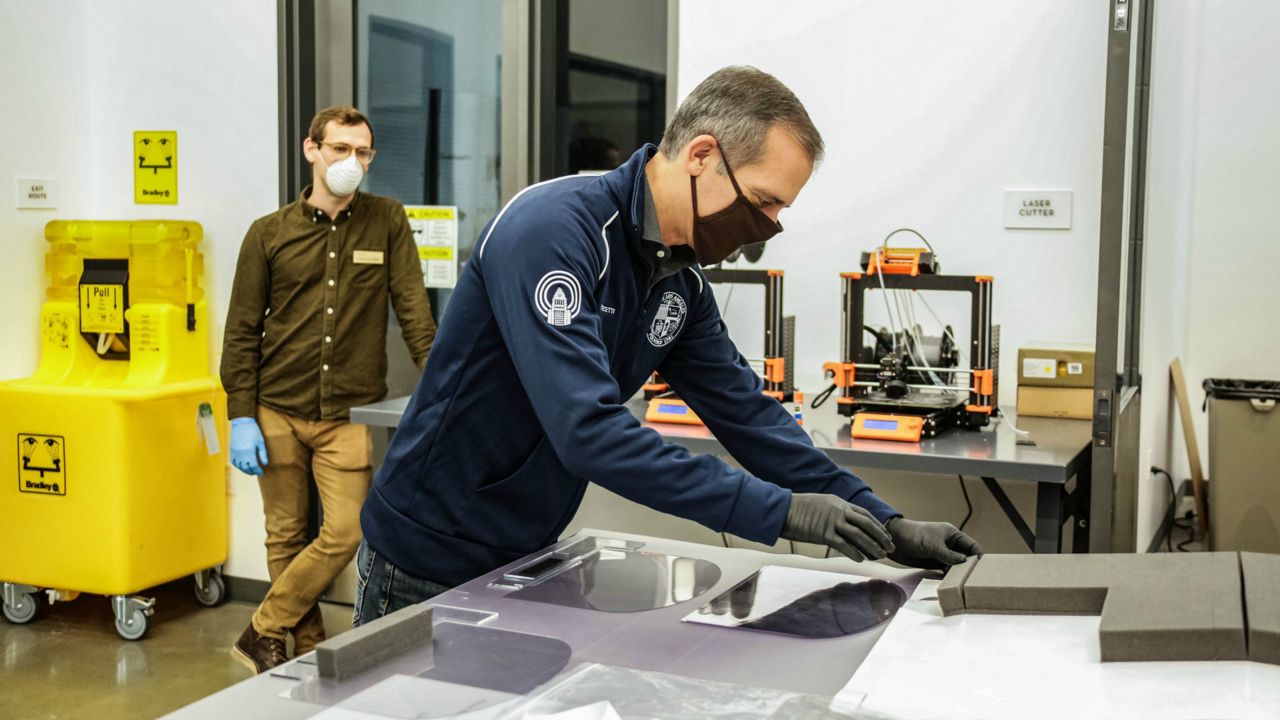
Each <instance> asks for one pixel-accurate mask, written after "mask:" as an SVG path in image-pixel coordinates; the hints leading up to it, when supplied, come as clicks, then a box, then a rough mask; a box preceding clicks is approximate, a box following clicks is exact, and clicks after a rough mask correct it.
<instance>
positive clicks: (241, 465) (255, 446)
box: [231, 417, 267, 475]
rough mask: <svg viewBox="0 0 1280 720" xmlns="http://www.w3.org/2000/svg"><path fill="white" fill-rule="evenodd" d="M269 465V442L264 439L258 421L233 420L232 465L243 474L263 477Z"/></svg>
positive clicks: (249, 419) (243, 418)
mask: <svg viewBox="0 0 1280 720" xmlns="http://www.w3.org/2000/svg"><path fill="white" fill-rule="evenodd" d="M259 459H261V460H262V465H266V464H267V441H266V439H265V438H263V437H262V429H261V428H259V427H258V421H257V420H254V419H253V418H250V417H239V418H233V419H232V420H231V464H232V465H235V466H236V469H237V470H239V471H240V472H242V473H247V474H249V475H261V474H262V465H259V464H258V460H259Z"/></svg>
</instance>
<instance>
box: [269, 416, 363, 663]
mask: <svg viewBox="0 0 1280 720" xmlns="http://www.w3.org/2000/svg"><path fill="white" fill-rule="evenodd" d="M258 425H259V426H260V427H261V428H262V435H263V437H264V438H265V439H266V441H267V457H268V463H267V464H266V465H265V466H263V468H262V470H263V475H262V477H261V478H260V479H259V480H258V484H259V487H260V488H261V490H262V509H263V512H264V514H265V515H266V528H267V571H268V573H269V574H270V576H271V589H270V590H269V591H268V592H267V596H266V597H265V598H263V600H262V604H261V605H259V606H258V610H257V612H255V613H254V614H253V627H254V629H255V630H257V631H258V633H259V634H261V635H265V636H267V637H273V638H279V639H284V637H285V634H286V633H287V632H290V631H292V632H293V636H294V653H295V654H301V653H304V652H307V651H309V650H311V649H312V648H314V647H315V645H316V643H319V642H321V641H322V640H324V639H325V632H324V621H323V619H322V618H321V616H320V608H319V607H318V606H317V605H316V600H317V599H318V598H319V597H320V594H321V593H323V592H324V590H325V588H327V587H329V585H330V583H332V582H333V579H334V578H335V577H337V576H338V573H340V572H342V569H343V568H345V567H346V566H347V564H348V563H350V562H351V558H352V556H353V555H355V552H356V548H358V547H359V546H360V507H361V505H363V504H364V499H365V495H367V494H368V492H369V482H370V480H371V478H372V476H373V466H372V458H373V441H372V438H371V436H370V434H369V428H368V427H367V426H365V425H355V424H352V423H350V422H348V421H346V420H319V421H311V420H302V419H300V418H296V417H292V416H290V415H285V414H284V413H280V412H276V411H275V410H272V409H270V408H266V407H259V408H258ZM310 477H314V478H315V482H316V489H317V490H318V491H319V494H320V504H321V507H322V508H323V510H324V521H323V523H322V524H321V525H320V535H319V537H317V538H316V539H315V540H313V541H311V542H310V543H308V542H307V539H306V531H307V510H308V496H307V495H308V493H307V480H308V479H309V478H310Z"/></svg>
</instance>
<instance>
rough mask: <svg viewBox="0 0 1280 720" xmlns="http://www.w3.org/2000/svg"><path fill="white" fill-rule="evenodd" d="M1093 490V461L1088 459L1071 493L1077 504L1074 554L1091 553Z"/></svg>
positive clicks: (1074, 515)
mask: <svg viewBox="0 0 1280 720" xmlns="http://www.w3.org/2000/svg"><path fill="white" fill-rule="evenodd" d="M1090 451H1092V447H1091V448H1090ZM1090 455H1092V452H1090ZM1092 490H1093V461H1092V459H1091V458H1090V457H1086V458H1085V460H1084V462H1083V463H1081V464H1080V469H1079V470H1078V471H1077V472H1076V489H1075V490H1074V491H1072V493H1071V494H1072V495H1073V496H1074V502H1075V512H1074V513H1073V514H1072V517H1071V537H1072V544H1071V551H1072V552H1078V553H1087V552H1089V507H1090V506H1089V502H1090V493H1091V491H1092Z"/></svg>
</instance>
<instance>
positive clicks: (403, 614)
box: [316, 604, 431, 680]
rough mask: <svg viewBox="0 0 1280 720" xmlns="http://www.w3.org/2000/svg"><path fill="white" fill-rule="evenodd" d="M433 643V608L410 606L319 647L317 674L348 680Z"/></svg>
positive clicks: (420, 605)
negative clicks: (397, 656)
mask: <svg viewBox="0 0 1280 720" xmlns="http://www.w3.org/2000/svg"><path fill="white" fill-rule="evenodd" d="M430 642H431V606H430V605H423V604H419V605H411V606H410V607H407V608H404V609H402V610H397V611H396V612H393V613H391V614H389V615H384V616H383V617H380V618H378V619H377V620H374V621H373V622H369V623H365V624H364V625H361V626H360V627H357V628H352V629H351V630H348V631H347V632H344V633H342V634H341V635H339V636H337V637H335V638H331V639H329V640H325V641H324V642H322V643H320V644H319V645H317V646H316V671H317V672H318V673H319V674H320V677H322V678H329V679H333V680H345V679H346V678H349V677H351V676H353V675H356V674H358V673H361V672H363V671H365V670H368V669H369V668H371V667H373V666H374V665H377V664H378V663H381V662H383V661H385V660H388V659H390V658H393V657H395V656H396V655H399V654H401V653H404V652H407V651H409V650H412V649H414V648H416V647H420V646H422V645H423V644H424V643H425V644H429V643H430Z"/></svg>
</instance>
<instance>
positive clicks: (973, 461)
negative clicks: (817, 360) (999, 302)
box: [351, 397, 1093, 553]
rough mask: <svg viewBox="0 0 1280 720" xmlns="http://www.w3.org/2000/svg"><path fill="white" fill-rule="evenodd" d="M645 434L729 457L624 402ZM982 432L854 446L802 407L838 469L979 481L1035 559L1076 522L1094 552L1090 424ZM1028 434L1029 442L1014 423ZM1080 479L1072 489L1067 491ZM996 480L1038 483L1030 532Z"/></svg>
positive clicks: (374, 411) (400, 408)
mask: <svg viewBox="0 0 1280 720" xmlns="http://www.w3.org/2000/svg"><path fill="white" fill-rule="evenodd" d="M408 402H409V398H407V397H401V398H393V399H390V400H384V401H382V402H379V403H374V404H372V405H365V406H362V407H357V408H352V410H351V420H352V422H357V423H364V424H366V425H370V426H374V427H385V428H391V429H392V430H394V429H395V427H396V426H397V425H399V424H400V417H401V415H403V414H404V409H405V406H406V405H407V404H408ZM627 407H628V409H630V410H631V412H632V414H634V415H635V416H636V417H637V418H640V419H641V423H642V424H643V425H645V427H649V428H652V429H653V430H655V431H657V432H658V433H660V434H661V435H662V436H663V437H665V438H667V439H668V440H670V441H671V442H676V443H679V444H681V445H683V446H685V447H687V448H688V449H689V450H691V451H693V452H699V453H713V454H716V455H720V456H725V457H727V456H728V451H727V450H725V448H724V446H723V445H721V444H720V442H719V441H718V440H716V439H715V437H714V436H713V435H712V434H711V432H710V431H709V430H707V429H706V428H704V427H697V426H689V425H675V424H669V423H647V422H644V420H643V418H644V412H645V408H646V403H645V402H644V401H643V400H640V399H634V400H631V401H630V402H628V403H627ZM1002 410H1004V412H1006V413H1008V414H1007V415H1006V416H1005V417H1003V418H998V419H996V420H994V421H993V423H992V426H991V427H987V428H984V429H982V430H977V431H974V430H964V429H952V430H948V431H947V432H944V433H943V434H942V435H940V436H939V437H936V438H933V439H930V440H923V441H921V442H920V443H918V444H917V443H903V442H890V441H881V440H855V439H853V438H852V437H851V436H850V434H849V419H848V418H846V417H843V416H841V415H839V414H838V413H837V412H836V410H835V403H834V402H828V403H827V404H826V405H825V406H823V407H821V408H818V409H816V410H815V409H813V408H808V407H806V408H804V427H805V430H806V431H807V432H808V433H809V437H810V438H812V439H813V444H814V445H815V446H817V447H818V448H819V449H821V450H822V451H823V452H825V453H827V455H828V456H830V458H831V459H832V461H834V462H835V463H836V464H837V465H839V466H841V467H845V468H849V469H850V470H853V471H855V472H856V471H858V470H864V469H870V470H897V471H902V472H915V473H928V474H940V475H974V476H978V477H981V478H982V482H983V484H984V485H985V486H986V488H987V490H988V491H990V492H991V494H992V496H993V497H994V498H995V500H996V503H997V504H998V505H999V506H1000V509H1001V510H1002V511H1004V514H1005V516H1006V517H1008V518H1009V521H1010V522H1011V523H1013V526H1014V527H1015V528H1016V529H1017V531H1018V534H1019V535H1020V536H1021V537H1022V539H1023V541H1025V542H1026V543H1027V547H1029V548H1030V549H1032V550H1034V551H1035V552H1050V553H1053V552H1061V551H1062V525H1063V523H1064V522H1065V521H1066V520H1067V519H1071V521H1072V540H1073V542H1072V550H1073V551H1074V552H1087V551H1088V546H1089V518H1088V513H1089V489H1090V474H1091V452H1092V445H1093V443H1092V435H1091V424H1090V423H1089V421H1087V420H1058V419H1050V418H1030V417H1029V418H1017V417H1015V416H1014V415H1013V413H1012V410H1010V409H1002ZM1011 423H1012V424H1013V425H1014V426H1016V427H1018V428H1019V429H1020V430H1025V431H1027V432H1028V435H1026V436H1025V440H1030V441H1032V442H1034V443H1035V444H1034V445H1025V444H1022V445H1020V444H1018V439H1019V436H1018V434H1017V433H1015V432H1014V431H1013V429H1012V428H1011V427H1010V424H1011ZM1072 478H1074V479H1075V486H1074V489H1072V490H1070V491H1069V490H1068V484H1069V483H1070V481H1071V480H1072ZM997 480H1006V481H1021V482H1034V483H1036V487H1037V493H1036V519H1035V527H1034V529H1033V528H1032V527H1030V526H1028V525H1027V523H1026V521H1025V520H1023V518H1022V515H1021V514H1020V513H1019V512H1018V510H1017V508H1015V507H1014V505H1013V502H1012V501H1011V500H1010V499H1009V496H1008V495H1006V494H1005V492H1004V490H1003V488H1001V487H1000V485H999V483H998V482H997Z"/></svg>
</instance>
